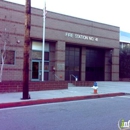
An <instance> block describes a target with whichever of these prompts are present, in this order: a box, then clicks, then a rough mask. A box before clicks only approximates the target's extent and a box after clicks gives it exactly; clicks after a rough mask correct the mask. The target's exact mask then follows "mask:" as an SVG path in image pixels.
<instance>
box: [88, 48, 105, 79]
mask: <svg viewBox="0 0 130 130" xmlns="http://www.w3.org/2000/svg"><path fill="white" fill-rule="evenodd" d="M104 59H105V53H104V50H102V49H87V50H86V81H104Z"/></svg>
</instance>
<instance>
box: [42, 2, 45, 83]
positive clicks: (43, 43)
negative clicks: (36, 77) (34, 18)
mask: <svg viewBox="0 0 130 130" xmlns="http://www.w3.org/2000/svg"><path fill="white" fill-rule="evenodd" d="M45 19H46V1H45V0H44V9H43V40H42V41H43V42H42V81H44V48H45V25H46V24H45V21H46V20H45Z"/></svg>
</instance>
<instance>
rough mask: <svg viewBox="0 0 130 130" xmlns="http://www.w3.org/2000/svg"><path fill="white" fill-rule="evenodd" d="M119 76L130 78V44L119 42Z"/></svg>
mask: <svg viewBox="0 0 130 130" xmlns="http://www.w3.org/2000/svg"><path fill="white" fill-rule="evenodd" d="M119 77H120V78H130V44H128V43H120V56H119Z"/></svg>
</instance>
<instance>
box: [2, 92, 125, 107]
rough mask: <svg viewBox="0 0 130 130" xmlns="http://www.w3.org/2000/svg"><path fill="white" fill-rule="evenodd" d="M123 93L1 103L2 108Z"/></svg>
mask: <svg viewBox="0 0 130 130" xmlns="http://www.w3.org/2000/svg"><path fill="white" fill-rule="evenodd" d="M123 95H125V93H108V94H95V95H87V96H75V97H63V98H53V99H38V100H25V101H21V102H10V103H0V109H1V108H9V107H19V106H28V105H37V104H45V103H56V102H66V101H75V100H84V99H94V98H103V97H114V96H123Z"/></svg>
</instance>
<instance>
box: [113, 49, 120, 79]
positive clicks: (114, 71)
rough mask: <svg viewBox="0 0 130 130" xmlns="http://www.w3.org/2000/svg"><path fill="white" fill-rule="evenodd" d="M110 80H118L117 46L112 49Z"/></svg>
mask: <svg viewBox="0 0 130 130" xmlns="http://www.w3.org/2000/svg"><path fill="white" fill-rule="evenodd" d="M111 74H112V76H111V80H112V81H119V48H115V49H113V53H112V71H111Z"/></svg>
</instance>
